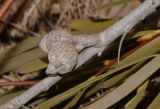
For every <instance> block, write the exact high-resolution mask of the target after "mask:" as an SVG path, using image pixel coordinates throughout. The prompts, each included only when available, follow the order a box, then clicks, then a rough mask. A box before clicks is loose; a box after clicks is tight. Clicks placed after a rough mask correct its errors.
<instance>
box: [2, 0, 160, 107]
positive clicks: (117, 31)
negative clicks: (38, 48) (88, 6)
mask: <svg viewBox="0 0 160 109" xmlns="http://www.w3.org/2000/svg"><path fill="white" fill-rule="evenodd" d="M159 5H160V0H146V1H145V2H144V3H142V5H141V6H139V7H138V8H137V9H135V10H134V11H132V12H131V13H130V14H128V15H127V16H125V17H124V18H123V19H121V20H120V21H119V22H117V23H116V24H114V25H113V26H111V27H110V28H108V29H106V30H104V31H103V32H101V33H99V34H97V35H98V36H99V38H100V45H101V47H99V48H98V47H89V48H87V49H85V50H83V51H82V52H80V54H79V55H78V63H77V66H76V68H78V67H79V66H81V65H82V64H84V63H85V62H86V61H88V60H89V59H90V58H91V57H92V56H94V55H96V54H99V55H100V54H101V52H102V51H104V49H105V48H106V47H107V46H108V45H109V44H110V43H111V42H112V41H113V40H115V39H116V38H118V37H119V36H120V35H123V34H124V33H126V32H127V31H129V30H130V29H132V28H133V26H135V25H136V24H137V23H138V22H139V21H141V20H143V19H144V18H145V17H146V16H148V15H149V14H151V13H153V12H154V11H156V8H157V7H158V6H159ZM60 79H62V78H61V77H59V76H56V77H47V78H45V79H43V80H42V81H40V82H39V83H37V84H36V85H34V86H33V87H31V88H30V89H29V90H27V91H26V92H24V93H23V94H22V95H20V96H18V97H16V98H14V99H12V100H10V101H9V102H7V103H6V104H4V105H2V106H1V107H0V109H18V108H20V107H21V106H22V105H24V104H26V103H27V102H28V101H30V100H31V99H32V98H34V97H35V96H37V95H38V94H40V93H42V92H44V91H47V90H48V89H49V88H50V87H51V86H52V85H54V84H55V83H56V82H58V81H59V80H60Z"/></svg>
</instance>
